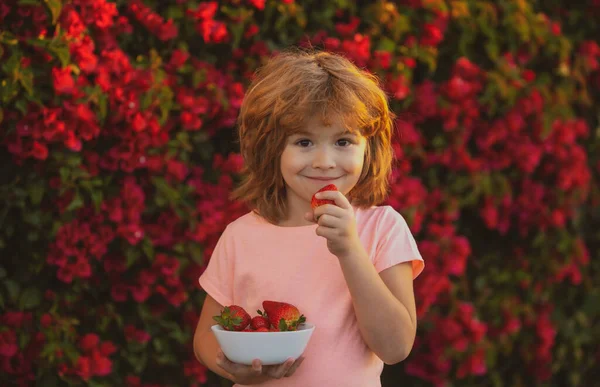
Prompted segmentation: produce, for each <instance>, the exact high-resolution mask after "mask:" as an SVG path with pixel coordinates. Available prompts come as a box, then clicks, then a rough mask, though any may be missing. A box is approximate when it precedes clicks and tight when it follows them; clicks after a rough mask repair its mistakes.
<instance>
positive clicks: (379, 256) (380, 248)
mask: <svg viewBox="0 0 600 387" xmlns="http://www.w3.org/2000/svg"><path fill="white" fill-rule="evenodd" d="M377 234H378V243H377V250H376V255H375V260H374V263H375V269H376V270H377V272H378V273H381V272H382V271H384V270H385V269H388V268H390V267H392V266H395V265H397V264H399V263H403V262H411V263H412V269H413V279H415V278H417V276H418V275H419V274H421V272H422V271H423V268H424V267H425V262H424V261H423V258H422V257H421V254H420V253H419V249H418V248H417V243H416V242H415V238H414V237H413V235H412V234H411V232H410V229H409V228H408V224H406V221H405V220H404V218H403V217H402V215H400V214H399V213H398V212H397V211H396V210H394V209H393V208H392V207H390V206H386V207H385V209H384V213H383V215H382V217H381V219H380V221H379V222H378V225H377Z"/></svg>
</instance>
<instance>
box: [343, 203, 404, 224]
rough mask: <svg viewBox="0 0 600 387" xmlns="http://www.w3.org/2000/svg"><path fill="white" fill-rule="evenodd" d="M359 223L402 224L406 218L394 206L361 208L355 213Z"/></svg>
mask: <svg viewBox="0 0 600 387" xmlns="http://www.w3.org/2000/svg"><path fill="white" fill-rule="evenodd" d="M355 214H356V218H357V220H358V221H359V222H361V221H362V222H366V223H368V222H376V223H380V222H383V223H388V222H392V223H393V222H399V221H400V222H402V221H404V218H403V217H402V215H400V213H399V212H398V211H396V210H395V209H394V208H393V207H392V206H388V205H384V206H372V207H369V208H359V209H357V210H356V212H355Z"/></svg>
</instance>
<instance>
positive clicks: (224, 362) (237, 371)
mask: <svg viewBox="0 0 600 387" xmlns="http://www.w3.org/2000/svg"><path fill="white" fill-rule="evenodd" d="M217 365H218V366H219V367H221V368H222V369H224V370H225V371H227V372H229V373H230V374H232V375H234V376H245V377H247V375H252V374H254V375H260V374H261V373H262V365H261V364H260V360H257V359H255V360H254V361H253V362H252V366H247V365H243V364H237V363H234V362H232V361H231V360H229V359H228V358H227V357H226V356H225V354H224V353H223V352H222V351H218V352H217Z"/></svg>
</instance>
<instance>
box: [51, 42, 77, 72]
mask: <svg viewBox="0 0 600 387" xmlns="http://www.w3.org/2000/svg"><path fill="white" fill-rule="evenodd" d="M48 50H49V51H50V52H51V53H53V54H54V55H55V56H56V57H57V58H58V60H59V61H60V63H61V65H62V67H67V66H68V65H69V63H70V62H71V54H70V53H69V47H68V46H67V45H66V44H64V43H58V42H57V41H56V40H53V41H51V42H50V44H49V45H48Z"/></svg>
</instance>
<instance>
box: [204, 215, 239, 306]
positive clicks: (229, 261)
mask: <svg viewBox="0 0 600 387" xmlns="http://www.w3.org/2000/svg"><path fill="white" fill-rule="evenodd" d="M230 232H231V231H230V230H229V227H228V228H226V229H225V231H223V234H221V237H220V238H219V240H218V241H217V245H216V246H215V249H214V250H213V253H212V255H211V257H210V261H209V262H208V265H207V267H206V270H205V271H204V272H203V273H202V275H201V276H200V278H199V279H198V281H199V282H200V286H201V287H202V289H204V291H206V293H208V294H209V295H210V296H211V297H212V298H214V299H215V301H217V302H218V303H219V304H221V305H222V306H227V305H231V304H232V303H233V260H234V256H233V255H232V251H231V250H232V248H231V246H232V244H231V240H230V239H229V238H230Z"/></svg>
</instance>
